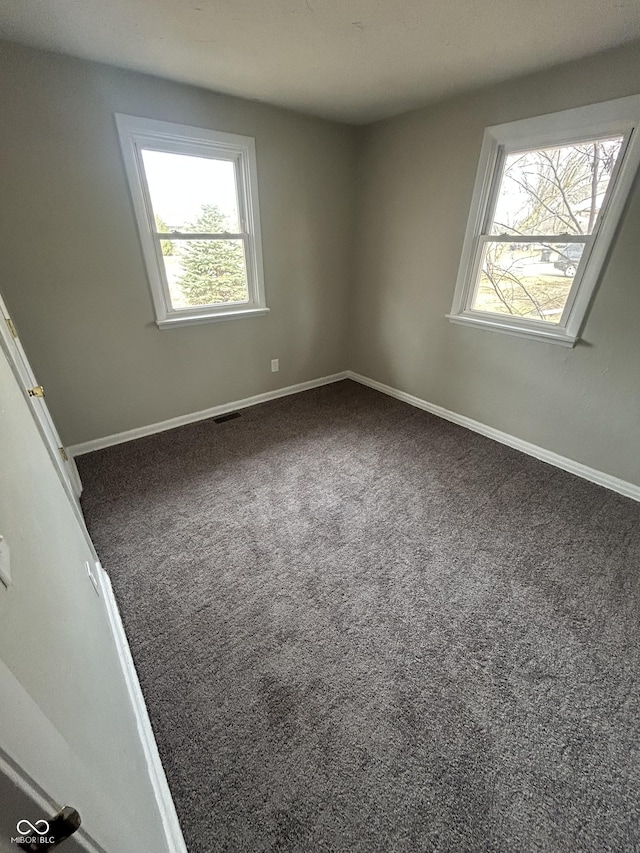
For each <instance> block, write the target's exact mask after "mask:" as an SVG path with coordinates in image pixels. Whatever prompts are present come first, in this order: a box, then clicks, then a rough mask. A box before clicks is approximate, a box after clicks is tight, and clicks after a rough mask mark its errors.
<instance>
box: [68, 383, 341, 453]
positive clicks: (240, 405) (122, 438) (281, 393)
mask: <svg viewBox="0 0 640 853" xmlns="http://www.w3.org/2000/svg"><path fill="white" fill-rule="evenodd" d="M346 378H347V371H346V370H343V371H342V373H333V374H331V376H321V377H320V378H319V379H310V380H309V381H308V382H298V384H297V385H288V386H287V387H286V388H276V390H275V391H266V392H265V393H264V394H256V395H254V396H253V397H245V398H244V400H235V401H234V402H232V403H223V404H222V405H221V406H212V407H211V408H210V409H203V410H202V411H201V412H192V413H191V414H189V415H179V416H178V417H177V418H170V419H169V420H167V421H160V422H159V423H156V424H149V425H148V426H143V427H136V428H135V429H129V430H127V431H126V432H118V433H115V434H114V435H106V436H104V438H95V439H93V440H92V441H85V442H82V443H81V444H74V445H73V446H72V447H67V453H71V454H72V455H73V456H82V454H83V453H91V452H92V451H93V450H102V448H103V447H111V446H112V445H114V444H124V442H126V441H133V440H134V439H136V438H142V437H143V436H145V435H153V434H154V433H156V432H165V430H168V429H174V428H175V427H179V426H184V425H185V424H192V423H195V422H196V421H204V420H206V419H207V418H217V417H219V416H220V415H226V414H227V413H228V412H235V411H237V410H238V409H246V408H248V407H249V406H257V405H258V403H266V402H267V401H268V400H277V399H278V397H288V396H289V395H290V394H299V393H300V391H308V390H309V389H310V388H319V387H320V386H321V385H329V384H330V383H332V382H339V381H340V380H341V379H346Z"/></svg>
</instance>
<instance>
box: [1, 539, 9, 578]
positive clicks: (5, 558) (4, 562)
mask: <svg viewBox="0 0 640 853" xmlns="http://www.w3.org/2000/svg"><path fill="white" fill-rule="evenodd" d="M0 581H1V582H2V583H3V584H4V586H11V562H10V558H9V545H8V544H7V540H6V539H5V538H4V536H0Z"/></svg>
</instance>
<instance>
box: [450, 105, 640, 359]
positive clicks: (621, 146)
mask: <svg viewBox="0 0 640 853" xmlns="http://www.w3.org/2000/svg"><path fill="white" fill-rule="evenodd" d="M639 125H640V96H633V97H629V98H621V99H620V100H617V101H608V102H606V103H603V104H594V105H591V106H588V107H582V108H578V109H573V110H567V111H565V112H561V113H554V114H551V115H545V116H540V117H537V118H531V119H525V120H523V121H516V122H511V123H509V124H503V125H498V126H495V127H490V128H487V130H486V131H485V135H484V142H483V146H482V152H481V155H480V163H479V166H478V172H477V176H476V184H475V189H474V194H473V200H472V205H471V212H470V215H469V221H468V224H467V232H466V236H465V241H464V246H463V252H462V259H461V262H460V270H459V273H458V281H457V285H456V291H455V296H454V302H453V308H452V311H451V314H449V315H448V317H449V319H450V320H452V321H453V322H457V323H463V324H466V325H472V326H479V327H485V328H490V329H492V330H494V331H501V332H505V333H509V334H515V335H521V336H524V337H529V338H535V339H542V340H547V341H552V342H555V343H559V344H564V345H565V346H573V345H574V344H575V342H576V340H577V339H578V337H579V334H580V331H581V329H582V326H583V323H584V319H585V316H586V312H587V309H588V307H589V305H590V302H591V300H592V298H593V294H594V291H595V288H596V285H597V283H598V279H599V276H600V273H601V270H602V267H603V264H604V262H605V260H606V258H607V254H608V251H609V248H610V245H611V241H612V239H613V237H614V235H615V231H616V228H617V226H618V223H619V220H620V216H621V215H622V212H623V209H624V205H625V202H626V199H627V196H628V193H629V190H630V188H631V184H632V181H633V178H634V175H635V173H636V171H637V168H638V163H639V161H640V139H639V138H638V137H639V135H640V126H639Z"/></svg>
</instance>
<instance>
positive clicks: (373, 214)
mask: <svg viewBox="0 0 640 853" xmlns="http://www.w3.org/2000/svg"><path fill="white" fill-rule="evenodd" d="M639 48H640V46H639V45H638V44H637V43H636V44H633V45H630V46H627V47H625V48H622V49H619V50H616V51H609V52H607V53H606V54H601V55H600V56H598V57H593V58H591V59H589V60H583V61H581V62H576V63H571V64H569V65H565V66H562V67H560V68H556V69H554V70H552V71H548V72H545V73H541V74H536V75H532V76H528V77H526V78H521V79H519V80H515V81H511V82H509V83H505V84H502V85H498V86H493V87H491V88H488V89H484V90H481V91H478V92H473V93H470V94H468V95H467V96H465V97H459V98H455V99H452V100H448V101H446V102H442V103H440V104H437V105H434V106H432V107H430V108H426V109H422V110H419V111H416V112H412V113H409V114H405V115H403V116H401V117H398V118H395V119H391V120H389V121H386V122H381V123H378V124H375V125H371V126H369V127H368V128H365V129H363V130H362V131H361V133H360V146H361V162H360V173H359V190H358V196H359V197H358V205H357V212H356V222H357V240H356V257H357V276H356V283H355V288H354V290H353V303H352V313H351V316H352V318H353V323H352V329H351V352H350V356H349V361H350V366H351V367H352V368H353V369H354V370H356V371H358V372H360V373H362V374H365V375H366V376H369V377H372V378H374V379H377V380H378V381H380V382H384V383H387V384H389V385H392V386H394V387H395V388H399V389H401V390H403V391H406V392H409V393H411V394H415V395H417V396H418V397H421V398H423V399H425V400H428V401H430V402H432V403H436V404H438V405H440V406H444V407H445V408H448V409H450V410H453V411H454V412H457V413H459V414H463V415H466V416H468V417H471V418H475V419H476V420H479V421H481V422H483V423H485V424H488V425H490V426H493V427H496V428H498V429H501V430H504V431H506V432H508V433H511V434H513V435H515V436H518V437H519V438H522V439H525V440H527V441H531V442H533V443H535V444H538V445H541V446H542V447H545V448H547V449H549V450H552V451H555V452H556V453H560V454H562V455H564V456H567V457H569V458H571V459H574V460H577V461H579V462H581V463H583V464H586V465H590V466H592V467H594V468H596V469H599V470H601V471H604V472H607V473H609V474H613V475H615V476H618V477H622V478H623V479H625V480H629V481H631V482H633V483H637V484H640V453H639V452H638V445H639V440H640V239H639V235H640V190H639V188H638V182H637V181H636V188H635V191H634V193H633V194H632V199H631V203H630V205H629V207H628V210H627V213H626V216H625V218H624V220H623V224H622V228H621V230H620V232H619V234H618V238H617V240H616V242H615V244H614V248H613V252H612V255H611V258H610V261H609V263H608V266H607V267H606V268H605V273H604V276H603V278H602V281H601V286H600V288H599V292H598V294H597V296H596V299H595V302H594V304H593V307H592V310H591V313H590V315H589V318H588V321H587V324H586V327H585V331H584V340H583V341H582V342H580V343H579V344H578V345H577V346H576V347H575V349H573V350H568V349H565V348H563V347H559V346H557V345H556V346H554V345H552V344H548V343H542V342H538V341H528V340H525V339H522V338H515V337H509V336H506V335H501V334H497V333H494V332H489V331H486V330H479V329H470V328H465V327H462V326H458V325H453V324H451V323H449V322H448V321H447V320H446V319H445V316H444V315H445V313H447V312H448V311H450V309H451V301H452V297H453V291H454V285H455V280H456V275H457V271H458V264H459V260H460V252H461V249H462V241H463V237H464V231H465V227H466V222H467V216H468V212H469V204H470V201H471V195H472V190H473V183H474V177H475V171H476V167H477V162H478V156H479V153H480V145H481V141H482V134H483V131H484V128H485V127H486V126H488V125H492V124H499V123H501V122H507V121H512V120H516V119H520V118H524V117H527V116H533V115H540V114H543V113H546V112H552V111H554V110H561V109H566V108H569V107H576V106H580V105H583V104H588V103H593V102H596V101H599V100H606V99H609V98H616V97H622V96H625V95H630V94H636V93H638V92H640V62H639V61H638V57H639V55H640V49H639Z"/></svg>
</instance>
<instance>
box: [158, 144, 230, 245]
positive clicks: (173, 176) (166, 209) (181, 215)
mask: <svg viewBox="0 0 640 853" xmlns="http://www.w3.org/2000/svg"><path fill="white" fill-rule="evenodd" d="M142 160H143V163H144V172H145V176H146V178H147V185H148V187H149V194H150V196H151V204H152V206H153V213H154V216H155V220H156V227H157V229H158V231H182V232H185V233H189V232H195V233H209V234H218V233H220V232H223V231H229V232H231V233H234V234H237V233H239V231H240V223H239V217H238V197H237V193H236V176H235V163H234V162H232V161H231V160H215V159H213V158H210V157H190V156H187V155H186V154H169V153H167V152H166V151H152V150H149V149H145V148H143V149H142Z"/></svg>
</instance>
